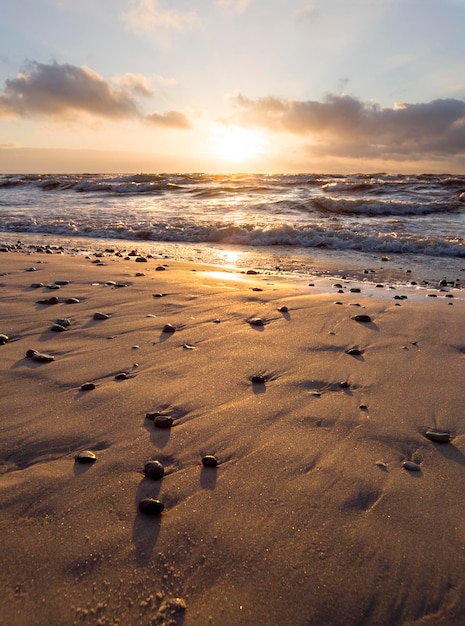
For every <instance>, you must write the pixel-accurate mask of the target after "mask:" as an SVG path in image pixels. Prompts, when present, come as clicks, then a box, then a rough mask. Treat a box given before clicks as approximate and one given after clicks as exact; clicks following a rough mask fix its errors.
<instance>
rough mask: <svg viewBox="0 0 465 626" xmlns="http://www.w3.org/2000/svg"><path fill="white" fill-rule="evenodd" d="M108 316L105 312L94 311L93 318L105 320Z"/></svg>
mask: <svg viewBox="0 0 465 626" xmlns="http://www.w3.org/2000/svg"><path fill="white" fill-rule="evenodd" d="M109 317H110V316H109V315H108V314H107V313H99V312H98V311H97V313H94V320H107V319H108V318H109Z"/></svg>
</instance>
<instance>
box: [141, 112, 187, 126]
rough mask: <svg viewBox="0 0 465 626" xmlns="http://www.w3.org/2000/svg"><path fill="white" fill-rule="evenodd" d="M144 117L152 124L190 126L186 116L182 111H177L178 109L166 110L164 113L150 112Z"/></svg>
mask: <svg viewBox="0 0 465 626" xmlns="http://www.w3.org/2000/svg"><path fill="white" fill-rule="evenodd" d="M145 119H146V120H147V122H149V123H150V124H152V125H153V126H162V127H164V128H180V129H189V128H191V125H190V123H189V120H188V119H187V117H186V116H185V115H184V114H183V113H179V112H178V111H167V112H166V113H162V114H160V113H152V114H151V115H147V116H146V118H145Z"/></svg>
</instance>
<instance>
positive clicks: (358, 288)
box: [350, 287, 361, 293]
mask: <svg viewBox="0 0 465 626" xmlns="http://www.w3.org/2000/svg"><path fill="white" fill-rule="evenodd" d="M360 292H361V289H360V287H351V288H350V293H360Z"/></svg>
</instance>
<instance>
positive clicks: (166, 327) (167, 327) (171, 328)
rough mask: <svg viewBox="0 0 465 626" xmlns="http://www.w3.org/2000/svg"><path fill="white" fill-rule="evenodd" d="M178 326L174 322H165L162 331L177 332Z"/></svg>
mask: <svg viewBox="0 0 465 626" xmlns="http://www.w3.org/2000/svg"><path fill="white" fill-rule="evenodd" d="M175 332H176V328H175V327H174V326H173V325H172V324H165V325H164V326H163V329H162V333H175Z"/></svg>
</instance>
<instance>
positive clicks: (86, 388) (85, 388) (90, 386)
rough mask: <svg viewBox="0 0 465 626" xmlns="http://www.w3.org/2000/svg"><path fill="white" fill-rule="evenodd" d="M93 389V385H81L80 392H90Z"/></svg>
mask: <svg viewBox="0 0 465 626" xmlns="http://www.w3.org/2000/svg"><path fill="white" fill-rule="evenodd" d="M93 389H95V383H82V385H81V391H92V390H93Z"/></svg>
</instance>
